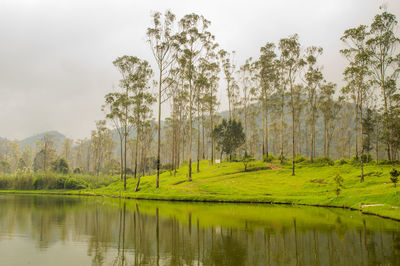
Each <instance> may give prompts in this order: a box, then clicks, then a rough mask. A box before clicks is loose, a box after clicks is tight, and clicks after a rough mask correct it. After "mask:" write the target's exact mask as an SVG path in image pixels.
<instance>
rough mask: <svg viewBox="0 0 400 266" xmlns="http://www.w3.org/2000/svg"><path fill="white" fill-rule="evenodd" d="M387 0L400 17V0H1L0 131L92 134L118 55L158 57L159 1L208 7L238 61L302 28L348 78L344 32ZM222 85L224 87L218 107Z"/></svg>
mask: <svg viewBox="0 0 400 266" xmlns="http://www.w3.org/2000/svg"><path fill="white" fill-rule="evenodd" d="M383 2H384V3H386V6H387V9H388V11H389V12H391V13H394V14H395V15H396V16H397V17H398V18H400V1H399V0H389V1H379V0H302V1H300V0H259V1H256V0H246V1H234V0H226V1H225V0H202V1H199V0H195V1H189V0H186V1H178V0H176V1H167V0H158V1H156V0H145V1H139V0H137V1H134V0H130V1H123V0H113V1H109V0H107V1H103V0H92V1H84V0H47V1H44V0H43V1H41V0H0V136H1V137H7V138H9V139H14V138H17V139H23V138H25V137H28V136H30V135H33V134H37V133H41V132H44V131H49V130H57V131H60V132H61V133H63V134H65V135H67V136H68V137H71V138H75V139H76V138H84V137H88V136H89V135H90V131H91V130H92V129H94V127H95V122H94V121H95V120H99V119H103V118H104V114H103V113H102V112H101V105H102V104H103V102H104V95H105V94H106V93H107V92H109V91H110V90H111V89H112V87H113V85H116V84H118V80H119V75H118V73H117V71H116V70H115V68H114V66H113V65H112V61H113V60H114V59H115V58H116V57H118V56H121V55H125V54H127V55H134V56H138V57H140V58H143V59H146V60H148V61H149V62H151V63H152V64H154V60H153V58H152V55H151V52H150V48H149V47H148V44H147V43H146V35H145V34H146V29H147V27H148V26H149V25H150V23H151V17H150V15H151V13H152V12H153V11H161V12H164V11H165V10H167V9H170V10H171V11H172V12H173V13H175V14H176V15H177V17H178V19H179V18H180V17H182V16H183V15H185V14H187V13H191V12H195V13H198V14H202V15H204V16H205V17H206V18H207V19H208V20H210V21H211V27H210V31H211V32H212V33H213V34H214V35H215V36H216V39H217V42H218V43H219V44H220V46H221V47H222V48H224V49H225V50H235V51H236V53H237V56H236V58H237V64H241V63H243V62H244V60H245V59H246V58H248V57H250V56H252V57H257V56H258V51H259V48H260V47H261V46H262V45H264V44H265V43H266V42H278V41H279V39H280V38H283V37H287V36H289V35H291V34H293V33H298V34H299V36H300V42H301V44H302V45H303V47H306V46H309V45H317V46H322V47H323V48H324V55H323V56H322V57H321V64H323V65H324V73H325V75H326V78H327V80H329V81H333V82H336V83H338V84H342V72H343V69H344V67H345V65H346V61H345V59H344V58H343V57H342V56H340V54H339V50H340V49H342V48H343V44H342V43H341V41H340V40H339V38H340V36H342V34H343V32H344V30H346V29H348V28H350V27H355V26H358V25H360V24H370V23H371V21H372V19H373V17H374V15H375V14H377V13H378V12H379V6H380V5H381V4H382V3H383ZM225 95H226V93H225V90H224V88H223V87H221V88H220V91H219V97H220V99H221V100H222V103H223V104H222V106H221V107H220V110H224V109H227V108H226V100H224V99H223V98H226V96H225ZM164 109H166V107H165V108H164ZM154 114H155V115H156V111H155V113H154Z"/></svg>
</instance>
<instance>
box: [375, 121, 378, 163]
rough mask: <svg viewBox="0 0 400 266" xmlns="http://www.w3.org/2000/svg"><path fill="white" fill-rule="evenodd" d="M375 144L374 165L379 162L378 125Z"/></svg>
mask: <svg viewBox="0 0 400 266" xmlns="http://www.w3.org/2000/svg"><path fill="white" fill-rule="evenodd" d="M376 127H377V129H376V134H375V135H376V144H375V150H376V165H378V164H379V129H378V125H377V126H376Z"/></svg>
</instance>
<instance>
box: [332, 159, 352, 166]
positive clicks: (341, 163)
mask: <svg viewBox="0 0 400 266" xmlns="http://www.w3.org/2000/svg"><path fill="white" fill-rule="evenodd" d="M348 163H349V162H348V161H347V160H346V159H343V158H342V159H340V160H337V161H336V162H335V164H337V165H344V164H348Z"/></svg>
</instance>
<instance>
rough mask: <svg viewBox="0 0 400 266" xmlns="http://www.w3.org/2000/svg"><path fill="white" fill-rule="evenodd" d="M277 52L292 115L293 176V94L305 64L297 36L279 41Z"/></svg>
mask: <svg viewBox="0 0 400 266" xmlns="http://www.w3.org/2000/svg"><path fill="white" fill-rule="evenodd" d="M279 50H280V52H281V55H280V56H281V57H280V61H281V64H282V68H283V77H282V79H283V80H284V82H285V83H287V85H288V86H289V95H290V106H291V111H292V112H291V113H292V175H295V160H296V146H295V126H296V125H295V101H294V98H295V94H296V76H297V74H298V72H299V70H300V69H301V68H302V67H303V66H304V64H305V62H304V60H302V58H301V55H300V43H299V37H298V35H297V34H294V35H292V36H290V37H288V38H284V39H281V40H280V41H279Z"/></svg>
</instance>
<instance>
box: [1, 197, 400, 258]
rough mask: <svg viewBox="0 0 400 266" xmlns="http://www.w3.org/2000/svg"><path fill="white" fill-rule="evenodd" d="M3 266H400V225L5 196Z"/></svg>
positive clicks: (293, 211)
mask: <svg viewBox="0 0 400 266" xmlns="http://www.w3.org/2000/svg"><path fill="white" fill-rule="evenodd" d="M0 265H217V266H220V265H400V223H398V222H394V221H390V220H385V219H381V218H378V217H373V216H365V215H360V214H359V213H358V212H352V211H346V210H341V209H324V208H314V207H292V206H273V205H272V206H271V205H249V204H204V203H198V204H192V203H168V202H157V201H133V200H126V201H124V200H115V199H106V198H93V197H81V198H79V197H66V196H39V195H35V196H30V195H1V194H0Z"/></svg>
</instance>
